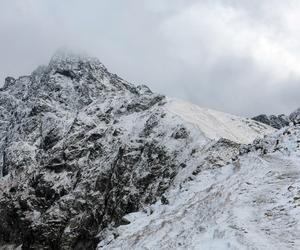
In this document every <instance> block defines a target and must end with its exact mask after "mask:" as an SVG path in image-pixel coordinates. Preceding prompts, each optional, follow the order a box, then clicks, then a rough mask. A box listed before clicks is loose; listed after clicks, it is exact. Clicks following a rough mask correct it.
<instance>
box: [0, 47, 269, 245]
mask: <svg viewBox="0 0 300 250" xmlns="http://www.w3.org/2000/svg"><path fill="white" fill-rule="evenodd" d="M0 104H1V105H0V118H1V119H0V215H1V216H0V246H1V245H3V246H6V245H10V246H13V247H18V246H22V249H25V250H27V249H39V250H40V249H45V250H50V249H55V250H67V249H75V250H76V249H88V250H89V249H95V248H96V247H97V244H98V243H99V241H103V240H104V242H105V239H106V233H105V232H106V230H109V229H111V228H115V227H118V226H121V225H125V224H128V223H130V222H129V221H128V220H127V219H125V218H124V216H125V215H127V214H129V213H132V212H136V211H139V210H143V209H146V208H147V207H148V206H149V205H151V204H153V203H155V202H159V201H161V202H162V203H163V204H164V205H167V204H168V199H166V198H165V196H164V194H165V193H166V192H167V191H168V190H169V188H170V187H171V186H172V185H179V184H180V185H181V184H184V183H187V182H189V181H191V180H192V179H193V178H194V176H196V175H198V174H199V173H201V172H202V171H204V170H210V169H217V168H221V167H222V166H224V165H226V164H228V163H230V162H231V161H232V159H236V157H237V155H238V153H239V147H240V145H241V144H242V143H249V142H252V141H253V140H254V139H255V138H257V137H262V136H263V135H265V134H268V133H272V132H273V129H272V128H270V127H269V126H267V125H264V124H261V123H258V122H254V121H252V120H250V119H244V118H241V117H237V116H233V115H230V114H225V113H221V112H217V111H213V110H208V109H202V108H199V107H197V106H196V105H191V104H188V103H185V102H179V101H170V100H169V99H167V98H165V97H164V96H163V95H160V94H156V93H153V92H152V91H151V90H150V89H149V88H148V87H146V86H143V85H142V86H135V85H132V84H130V83H128V82H126V81H124V80H123V79H121V78H120V77H118V76H117V75H115V74H112V73H110V72H109V71H107V69H106V68H105V67H104V66H103V65H102V64H101V63H100V62H99V61H98V60H97V59H93V58H89V57H86V56H82V55H77V54H75V55H74V54H70V53H69V52H68V53H67V52H63V53H62V52H59V53H57V54H55V56H54V57H53V58H52V60H51V61H50V63H49V65H48V66H41V67H39V68H38V69H37V70H35V71H34V72H33V73H32V74H31V75H29V76H22V77H19V78H17V79H14V78H7V79H6V83H5V86H4V88H2V89H1V90H0ZM222 138H226V139H227V140H225V139H222ZM200 210H201V209H200ZM200 210H199V211H200ZM116 237H117V235H116ZM0 249H1V247H0ZM128 249H130V248H128ZM156 249H157V248H156Z"/></svg>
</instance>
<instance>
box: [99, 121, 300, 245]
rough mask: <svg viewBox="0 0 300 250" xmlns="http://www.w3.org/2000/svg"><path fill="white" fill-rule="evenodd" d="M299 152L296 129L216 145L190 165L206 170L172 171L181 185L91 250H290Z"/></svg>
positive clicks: (298, 195)
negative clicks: (175, 172)
mask: <svg viewBox="0 0 300 250" xmlns="http://www.w3.org/2000/svg"><path fill="white" fill-rule="evenodd" d="M237 148H239V149H238V151H239V152H238V153H236V149H237ZM216 149H218V150H216ZM299 149H300V126H299V125H296V126H293V125H290V126H288V127H286V128H283V129H281V130H278V131H277V132H275V133H273V134H271V135H268V136H266V137H265V138H263V139H258V140H255V141H254V142H253V143H252V144H250V145H242V146H240V147H238V146H237V145H234V144H233V143H230V142H228V141H224V140H222V141H219V142H218V143H217V144H214V145H213V146H211V147H208V148H207V150H204V151H203V154H204V155H206V156H205V157H203V158H202V159H201V158H198V159H199V160H198V163H204V164H205V165H207V167H208V168H207V167H204V168H202V167H201V168H200V169H197V171H195V170H194V169H193V168H192V167H191V166H188V167H186V168H185V169H183V170H180V171H179V173H178V178H180V177H181V178H183V177H184V179H186V181H182V179H181V180H179V181H178V182H177V180H175V185H174V186H172V187H171V188H170V189H169V190H168V191H167V192H166V193H165V194H164V201H166V200H167V201H168V202H167V203H166V202H163V201H157V202H156V203H155V204H153V205H151V206H149V207H148V209H147V210H144V211H139V212H135V213H131V214H128V215H126V216H125V219H127V221H129V222H130V223H128V224H127V225H122V226H119V227H117V228H114V229H111V231H107V232H106V235H105V237H104V238H103V240H102V241H101V242H100V243H99V245H98V249H99V250H100V249H101V250H104V249H107V250H109V249H133V250H139V249H151V250H154V249H165V250H172V249H178V250H185V249H227V250H236V249H249V250H251V249H280V250H283V249H287V250H289V249H294V250H298V249H300V240H299V235H300V228H299V223H300V209H299V208H300V167H299V166H300V150H299ZM207 154H208V155H207ZM226 155H227V156H226ZM232 156H233V159H232V161H231V162H230V161H229V162H228V163H226V159H229V157H232ZM220 159H222V160H221V161H220ZM224 160H225V161H224ZM215 161H217V162H218V164H215V163H214V162H215ZM205 165H204V166H205ZM212 166H215V167H213V168H212ZM116 236H118V237H116Z"/></svg>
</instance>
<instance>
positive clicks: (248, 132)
mask: <svg viewBox="0 0 300 250" xmlns="http://www.w3.org/2000/svg"><path fill="white" fill-rule="evenodd" d="M167 110H169V111H170V112H171V113H173V114H176V115H178V116H180V117H181V118H182V119H183V120H184V121H186V122H188V123H191V124H193V125H194V126H196V127H198V128H199V130H201V131H202V132H203V133H204V134H205V136H206V137H208V138H210V139H215V140H217V139H220V138H225V139H228V140H231V141H234V142H237V143H244V144H247V143H251V142H252V141H253V140H254V139H256V138H261V137H263V136H264V135H266V134H270V133H272V132H275V131H276V130H275V129H274V128H271V127H270V126H268V125H265V124H262V123H258V122H256V121H254V120H252V119H249V118H243V117H239V116H235V115H231V114H227V113H223V112H220V111H215V110H211V109H206V108H201V107H199V106H197V105H194V104H191V103H188V102H184V101H180V100H172V99H168V103H167Z"/></svg>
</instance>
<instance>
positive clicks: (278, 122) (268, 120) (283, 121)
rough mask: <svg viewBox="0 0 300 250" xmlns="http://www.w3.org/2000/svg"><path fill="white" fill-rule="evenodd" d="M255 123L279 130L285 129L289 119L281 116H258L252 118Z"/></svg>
mask: <svg viewBox="0 0 300 250" xmlns="http://www.w3.org/2000/svg"><path fill="white" fill-rule="evenodd" d="M252 119H253V120H255V121H258V122H260V123H264V124H267V125H269V126H271V127H273V128H276V129H281V128H283V127H286V126H288V125H289V123H290V121H291V120H290V119H289V117H288V116H286V115H284V114H281V115H269V116H268V115H258V116H255V117H253V118H252Z"/></svg>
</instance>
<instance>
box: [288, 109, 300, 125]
mask: <svg viewBox="0 0 300 250" xmlns="http://www.w3.org/2000/svg"><path fill="white" fill-rule="evenodd" d="M289 118H290V120H291V121H292V122H293V123H294V124H299V123H300V108H299V109H297V110H295V111H294V112H293V113H291V114H290V116H289Z"/></svg>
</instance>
